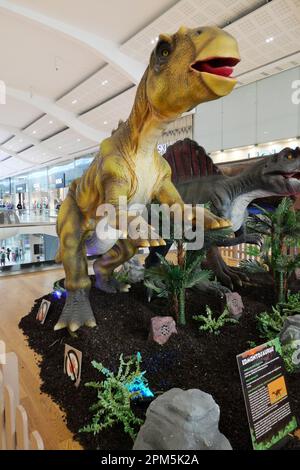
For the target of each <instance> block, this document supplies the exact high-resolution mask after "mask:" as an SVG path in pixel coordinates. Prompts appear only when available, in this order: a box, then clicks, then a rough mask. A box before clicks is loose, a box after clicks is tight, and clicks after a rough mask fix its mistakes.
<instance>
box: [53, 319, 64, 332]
mask: <svg viewBox="0 0 300 470" xmlns="http://www.w3.org/2000/svg"><path fill="white" fill-rule="evenodd" d="M66 326H67V324H66V322H60V321H58V322H57V323H56V325H55V327H54V331H59V330H62V329H63V328H66Z"/></svg>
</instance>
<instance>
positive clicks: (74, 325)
mask: <svg viewBox="0 0 300 470" xmlns="http://www.w3.org/2000/svg"><path fill="white" fill-rule="evenodd" d="M79 328H80V325H79V323H76V322H71V323H70V324H69V326H68V329H69V330H70V331H71V333H75V331H77V330H79Z"/></svg>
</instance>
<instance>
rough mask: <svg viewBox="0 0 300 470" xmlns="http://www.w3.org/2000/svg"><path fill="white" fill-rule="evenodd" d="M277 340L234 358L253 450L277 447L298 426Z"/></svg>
mask: <svg viewBox="0 0 300 470" xmlns="http://www.w3.org/2000/svg"><path fill="white" fill-rule="evenodd" d="M281 355H282V352H281V346H280V342H279V339H278V338H276V339H274V340H272V341H269V342H268V343H265V344H263V345H262V346H257V347H256V348H254V349H251V350H250V351H246V352H245V353H243V354H240V355H239V356H237V362H238V367H239V372H240V377H241V381H242V387H243V393H244V399H245V404H246V410H247V415H248V421H249V426H250V432H251V438H252V444H253V448H254V450H267V449H271V448H272V447H273V446H275V445H277V446H279V445H280V443H282V441H283V440H284V439H285V438H286V437H287V435H288V434H289V433H291V432H292V431H294V430H295V429H296V428H297V427H298V425H297V420H296V418H295V416H293V414H292V412H291V407H290V403H289V398H288V392H287V388H286V383H285V378H284V364H283V360H282V356H281Z"/></svg>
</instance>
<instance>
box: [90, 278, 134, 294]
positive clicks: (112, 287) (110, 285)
mask: <svg viewBox="0 0 300 470" xmlns="http://www.w3.org/2000/svg"><path fill="white" fill-rule="evenodd" d="M95 286H96V288H97V289H99V290H102V291H103V292H106V293H107V294H116V293H117V292H129V289H130V287H131V286H130V284H124V283H120V282H118V281H117V279H115V278H113V277H110V278H108V279H107V278H105V277H103V276H101V275H100V274H97V275H96V284H95Z"/></svg>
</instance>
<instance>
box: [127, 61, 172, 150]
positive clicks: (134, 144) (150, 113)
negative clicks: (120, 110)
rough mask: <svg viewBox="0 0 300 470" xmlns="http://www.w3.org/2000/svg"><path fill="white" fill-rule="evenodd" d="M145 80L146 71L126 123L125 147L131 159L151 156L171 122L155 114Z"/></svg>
mask: <svg viewBox="0 0 300 470" xmlns="http://www.w3.org/2000/svg"><path fill="white" fill-rule="evenodd" d="M146 80H147V70H146V72H145V74H144V76H143V78H142V80H141V83H140V84H139V86H138V89H137V93H136V97H135V101H134V105H133V108H132V110H131V113H130V116H129V118H128V120H127V121H126V129H127V139H126V141H127V142H126V143H127V145H126V146H127V149H128V150H129V152H130V156H131V158H132V159H138V158H144V157H146V156H149V155H152V156H153V155H154V150H155V148H156V145H157V142H158V140H159V138H160V136H161V134H162V132H163V130H164V129H165V128H166V127H167V125H168V124H169V123H170V122H171V120H170V119H167V118H165V117H163V116H160V115H159V114H158V113H157V112H155V110H154V109H153V107H152V106H151V104H150V103H149V100H148V98H147V93H146Z"/></svg>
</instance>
